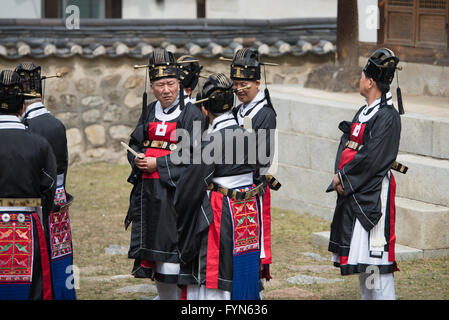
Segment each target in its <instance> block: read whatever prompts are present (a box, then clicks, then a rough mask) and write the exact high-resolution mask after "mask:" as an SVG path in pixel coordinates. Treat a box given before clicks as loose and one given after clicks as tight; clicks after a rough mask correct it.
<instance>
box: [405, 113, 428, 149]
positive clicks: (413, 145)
mask: <svg viewBox="0 0 449 320" xmlns="http://www.w3.org/2000/svg"><path fill="white" fill-rule="evenodd" d="M433 125H434V123H433V121H432V120H430V119H428V118H423V117H422V116H421V115H417V114H405V115H404V116H402V117H401V141H400V144H399V151H400V152H407V153H416V154H421V155H425V156H431V155H432V154H433V150H432V148H433V147H432V139H433Z"/></svg>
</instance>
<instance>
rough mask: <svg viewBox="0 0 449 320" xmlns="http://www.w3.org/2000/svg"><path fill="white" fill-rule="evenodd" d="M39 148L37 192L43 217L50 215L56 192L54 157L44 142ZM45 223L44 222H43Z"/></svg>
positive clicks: (49, 147)
mask: <svg viewBox="0 0 449 320" xmlns="http://www.w3.org/2000/svg"><path fill="white" fill-rule="evenodd" d="M43 142H45V143H42V147H41V159H42V161H41V164H40V165H41V178H40V185H39V191H40V194H41V199H42V210H43V213H44V219H45V217H48V216H49V215H50V210H51V209H52V207H53V201H54V196H55V190H56V171H57V168H56V157H55V155H54V153H53V150H52V148H51V146H50V145H49V144H48V143H47V142H46V141H43ZM44 221H46V220H44Z"/></svg>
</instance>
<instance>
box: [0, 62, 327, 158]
mask: <svg viewBox="0 0 449 320" xmlns="http://www.w3.org/2000/svg"><path fill="white" fill-rule="evenodd" d="M329 59H330V58H329V57H309V58H294V57H283V58H280V59H267V61H271V62H276V63H280V64H281V66H279V67H270V68H267V81H268V82H269V83H277V84H279V83H289V84H302V83H304V81H305V80H306V77H307V74H308V72H309V71H310V70H311V69H312V68H313V67H314V66H316V65H318V64H321V63H323V62H327V61H328V60H329ZM20 61H22V60H20ZM23 61H30V60H29V59H28V60H27V59H24V60H23ZM34 62H35V64H38V65H41V66H42V74H48V75H52V74H55V73H56V72H61V73H63V75H64V76H63V78H62V79H57V78H53V79H48V80H46V83H45V86H46V87H45V93H44V94H45V96H44V99H45V101H44V103H45V105H46V107H47V108H48V109H49V111H50V112H51V113H52V114H53V115H55V116H56V117H57V118H59V119H60V120H61V121H62V122H63V123H64V124H65V126H66V129H67V139H68V148H69V161H70V164H73V163H80V162H81V163H83V162H98V161H111V162H119V163H124V162H126V158H125V156H126V153H125V152H124V150H123V147H121V145H120V141H125V142H127V141H129V135H130V133H131V131H132V130H133V129H134V127H135V124H136V122H137V119H138V118H139V116H140V113H141V107H142V93H143V90H144V82H145V71H144V69H138V70H135V69H134V68H133V66H134V65H135V64H145V63H147V60H146V59H141V60H136V59H130V58H125V57H122V58H117V59H107V58H104V59H103V58H98V59H84V58H80V57H72V58H66V59H59V58H48V59H41V60H35V61H34ZM18 63H19V61H16V60H14V61H13V60H0V69H1V70H3V69H14V68H15V66H16V65H17V64H18ZM201 64H202V65H204V69H203V70H204V72H203V74H204V75H208V74H209V73H211V72H223V73H225V74H229V63H226V62H219V61H218V60H216V59H201ZM200 81H201V82H202V81H204V80H203V79H201V80H200ZM153 99H154V96H153V95H152V94H151V92H149V94H148V102H151V101H153Z"/></svg>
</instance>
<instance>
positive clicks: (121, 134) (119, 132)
mask: <svg viewBox="0 0 449 320" xmlns="http://www.w3.org/2000/svg"><path fill="white" fill-rule="evenodd" d="M132 131H133V129H132V128H130V127H127V126H123V125H119V126H112V127H110V128H109V134H110V135H111V137H112V138H114V139H119V140H123V141H128V140H129V137H130V135H131V132H132Z"/></svg>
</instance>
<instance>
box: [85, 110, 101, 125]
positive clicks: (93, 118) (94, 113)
mask: <svg viewBox="0 0 449 320" xmlns="http://www.w3.org/2000/svg"><path fill="white" fill-rule="evenodd" d="M82 118H83V120H84V122H87V123H93V122H97V120H98V119H99V118H100V111H99V110H97V109H92V110H89V111H86V112H84V113H83V115H82Z"/></svg>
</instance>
